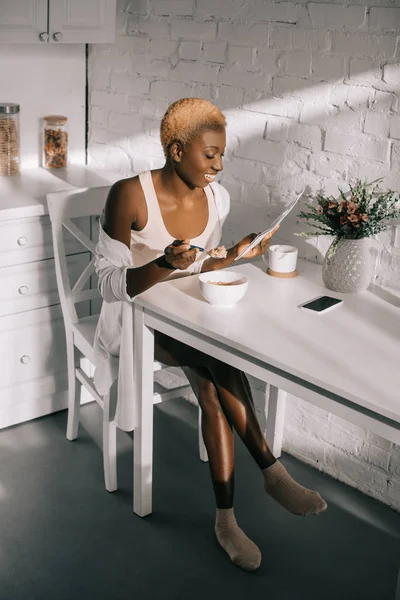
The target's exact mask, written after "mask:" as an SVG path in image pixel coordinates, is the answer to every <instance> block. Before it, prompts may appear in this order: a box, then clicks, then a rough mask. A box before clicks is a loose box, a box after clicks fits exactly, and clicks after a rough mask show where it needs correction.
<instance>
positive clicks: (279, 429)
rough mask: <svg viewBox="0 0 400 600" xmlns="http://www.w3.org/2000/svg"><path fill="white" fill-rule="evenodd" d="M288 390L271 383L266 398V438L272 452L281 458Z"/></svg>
mask: <svg viewBox="0 0 400 600" xmlns="http://www.w3.org/2000/svg"><path fill="white" fill-rule="evenodd" d="M286 396H287V394H286V392H284V391H283V390H280V389H279V388H277V387H275V386H273V385H270V386H269V394H268V398H266V400H267V401H266V410H267V431H266V439H267V444H268V446H269V447H270V450H271V452H272V454H273V455H274V456H275V457H276V458H279V457H280V455H281V454H282V439H283V426H284V422H285V408H286Z"/></svg>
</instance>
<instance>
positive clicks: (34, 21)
mask: <svg viewBox="0 0 400 600" xmlns="http://www.w3.org/2000/svg"><path fill="white" fill-rule="evenodd" d="M47 9H48V0H1V3H0V42H6V43H11V44H12V43H17V44H18V43H22V44H34V43H35V42H40V41H43V42H44V41H46V39H47V12H48V11H47ZM43 34H46V39H44V38H43V39H42V40H41V39H40V37H39V36H42V37H43Z"/></svg>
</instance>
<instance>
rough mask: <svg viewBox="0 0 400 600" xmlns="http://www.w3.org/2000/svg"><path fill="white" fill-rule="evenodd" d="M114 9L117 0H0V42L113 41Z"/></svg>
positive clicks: (81, 42) (89, 42) (76, 42)
mask: <svg viewBox="0 0 400 600" xmlns="http://www.w3.org/2000/svg"><path fill="white" fill-rule="evenodd" d="M116 11H117V8H116V0H1V2H0V43H1V42H3V43H7V44H13V43H16V44H34V43H36V42H37V43H39V44H40V43H42V44H43V43H50V44H62V43H64V44H65V43H66V44H86V43H87V44H96V43H112V42H114V40H115V17H116Z"/></svg>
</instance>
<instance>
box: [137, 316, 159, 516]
mask: <svg viewBox="0 0 400 600" xmlns="http://www.w3.org/2000/svg"><path fill="white" fill-rule="evenodd" d="M133 310H134V318H133V321H134V349H135V350H134V377H135V387H136V398H137V401H138V407H139V411H138V413H139V414H138V423H137V426H136V427H135V430H134V434H133V440H134V441H133V511H134V512H135V513H136V514H137V515H139V517H145V516H146V515H149V514H150V513H151V511H152V485H153V379H154V331H153V330H152V329H150V328H149V327H147V326H146V325H145V322H144V311H143V309H142V308H141V307H138V306H134V309H133Z"/></svg>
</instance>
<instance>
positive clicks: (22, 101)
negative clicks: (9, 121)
mask: <svg viewBox="0 0 400 600" xmlns="http://www.w3.org/2000/svg"><path fill="white" fill-rule="evenodd" d="M85 60H86V59H85V46H84V44H64V45H62V44H60V45H59V46H57V45H55V44H1V45H0V102H16V103H17V104H19V105H20V111H21V112H20V126H21V165H22V167H23V168H29V167H35V166H37V165H40V164H41V160H42V156H41V152H42V138H43V135H42V127H43V123H42V119H43V117H44V116H45V115H48V114H61V115H65V116H66V117H68V125H69V146H68V148H69V161H70V162H73V163H77V164H84V163H85V89H86V79H85Z"/></svg>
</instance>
